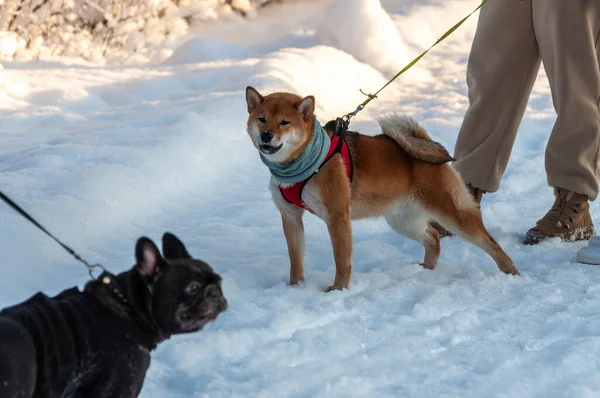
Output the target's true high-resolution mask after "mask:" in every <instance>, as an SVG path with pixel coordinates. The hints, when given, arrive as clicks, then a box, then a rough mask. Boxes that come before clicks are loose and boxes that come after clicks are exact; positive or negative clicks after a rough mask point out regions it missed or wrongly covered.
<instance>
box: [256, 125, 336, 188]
mask: <svg viewBox="0 0 600 398" xmlns="http://www.w3.org/2000/svg"><path fill="white" fill-rule="evenodd" d="M328 151H329V136H328V135H327V133H326V132H325V130H324V129H323V127H321V124H320V123H319V122H318V120H317V117H316V116H314V122H313V137H312V139H311V140H310V142H309V143H308V144H307V145H306V148H304V150H303V151H302V152H301V153H300V156H298V157H297V158H296V159H294V160H293V161H291V162H287V163H279V162H272V161H270V160H267V159H266V158H265V157H264V155H263V154H262V153H261V154H260V158H261V159H262V161H263V163H264V164H265V165H266V166H267V167H268V168H269V170H270V171H271V175H273V177H275V179H277V181H279V182H280V183H283V184H295V183H297V182H300V181H304V180H306V179H307V178H309V177H310V176H311V175H313V174H314V173H316V172H317V171H318V170H319V167H321V164H322V163H323V161H324V160H325V158H326V157H327V152H328Z"/></svg>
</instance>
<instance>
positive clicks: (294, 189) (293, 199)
mask: <svg viewBox="0 0 600 398" xmlns="http://www.w3.org/2000/svg"><path fill="white" fill-rule="evenodd" d="M336 153H340V154H341V155H342V160H343V161H344V166H345V167H346V176H348V179H349V180H350V182H352V172H353V170H352V156H351V155H350V149H349V148H348V144H347V143H346V140H344V139H343V138H342V137H340V136H339V135H334V136H333V137H331V143H330V144H329V151H328V152H327V156H325V160H323V163H321V166H319V169H321V168H322V167H323V166H325V163H327V162H328V161H329V159H331V158H332V157H333V156H334V155H335V154H336ZM315 174H317V172H315V173H313V175H311V176H310V177H308V178H307V179H306V180H304V181H299V182H297V183H295V184H293V185H289V186H287V187H285V188H283V187H281V186H279V191H281V195H283V198H284V199H285V200H286V201H287V202H289V203H292V204H295V205H296V206H298V207H301V208H303V209H306V210H308V211H310V212H311V213H313V214H314V212H313V211H312V210H311V209H310V208H309V207H308V206H307V205H306V203H304V201H303V200H302V190H303V189H304V187H305V186H306V183H307V182H308V181H309V180H310V179H311V178H312V177H313V176H314V175H315Z"/></svg>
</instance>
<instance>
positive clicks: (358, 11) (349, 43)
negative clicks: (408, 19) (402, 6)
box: [315, 0, 410, 77]
mask: <svg viewBox="0 0 600 398" xmlns="http://www.w3.org/2000/svg"><path fill="white" fill-rule="evenodd" d="M315 36H316V37H317V39H318V40H319V41H320V42H321V43H322V44H324V45H328V46H332V47H335V48H338V49H340V50H343V51H345V52H347V53H349V54H351V55H352V56H354V57H355V58H356V59H358V60H359V61H361V62H365V63H367V64H369V65H371V66H373V67H374V68H376V69H378V70H380V71H381V72H383V73H384V74H385V75H386V76H388V77H389V76H393V75H394V74H396V72H398V71H399V70H400V69H401V68H402V67H403V66H404V65H406V64H407V63H408V62H409V61H410V59H409V56H408V50H407V48H406V46H405V44H404V42H403V40H402V38H401V37H400V34H399V33H398V30H397V29H396V25H395V24H394V22H393V21H392V19H391V18H390V16H389V15H388V13H387V12H386V11H385V10H384V9H383V7H382V6H381V2H380V1H379V0H336V1H334V2H333V3H332V4H331V5H330V6H329V8H328V9H327V10H326V12H325V13H324V15H323V19H322V21H321V22H320V24H319V26H318V27H317V29H316V32H315Z"/></svg>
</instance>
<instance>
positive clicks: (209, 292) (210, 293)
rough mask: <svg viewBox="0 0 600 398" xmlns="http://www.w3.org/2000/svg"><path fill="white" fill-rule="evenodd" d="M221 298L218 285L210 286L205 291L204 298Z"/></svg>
mask: <svg viewBox="0 0 600 398" xmlns="http://www.w3.org/2000/svg"><path fill="white" fill-rule="evenodd" d="M220 296H221V292H220V291H219V288H218V287H217V285H209V286H207V287H206V289H204V297H208V298H217V297H220Z"/></svg>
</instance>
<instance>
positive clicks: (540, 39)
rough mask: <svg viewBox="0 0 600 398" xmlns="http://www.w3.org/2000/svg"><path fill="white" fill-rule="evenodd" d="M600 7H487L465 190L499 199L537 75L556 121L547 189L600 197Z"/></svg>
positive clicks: (561, 2) (475, 55)
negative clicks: (543, 75) (542, 77)
mask: <svg viewBox="0 0 600 398" xmlns="http://www.w3.org/2000/svg"><path fill="white" fill-rule="evenodd" d="M599 35H600V0H490V1H489V3H487V5H485V6H484V7H483V8H482V9H481V11H480V15H479V21H478V24H477V31H476V33H475V38H474V40H473V47H472V49H471V53H470V55H469V61H468V66H467V85H468V88H469V103H470V106H469V109H468V110H467V113H466V115H465V119H464V121H463V125H462V127H461V129H460V133H459V135H458V140H457V142H456V149H455V154H454V157H455V158H456V159H458V160H457V161H456V162H455V163H454V167H455V168H456V169H457V171H458V172H459V173H460V174H461V176H462V177H463V179H464V180H465V182H466V183H470V184H471V185H473V186H474V187H477V188H480V189H483V190H485V191H488V192H494V191H496V190H497V189H498V188H499V186H500V180H501V178H502V175H503V174H504V171H505V169H506V165H507V163H508V159H509V157H510V153H511V151H512V147H513V144H514V141H515V137H516V134H517V130H518V128H519V124H520V123H521V119H522V118H523V114H524V113H525V108H526V106H527V102H528V100H529V94H530V93H531V89H532V86H533V84H534V81H535V78H536V76H537V73H538V71H539V66H540V61H542V62H543V63H544V68H545V70H546V72H547V75H548V80H549V83H550V88H551V90H552V100H553V104H554V109H555V111H556V114H557V119H556V122H555V124H554V127H553V129H552V132H551V134H550V139H549V141H548V145H547V147H546V159H545V160H546V173H547V177H548V184H549V185H550V186H552V187H559V188H565V189H568V190H570V191H575V192H577V193H580V194H584V195H587V196H588V197H589V198H590V199H591V200H594V199H595V198H596V197H597V195H598V177H599V176H598V175H599V171H600V170H599V163H600V162H599V159H598V148H599V145H600V108H599V107H600V66H599V61H600V57H599V54H600V43H599Z"/></svg>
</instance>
